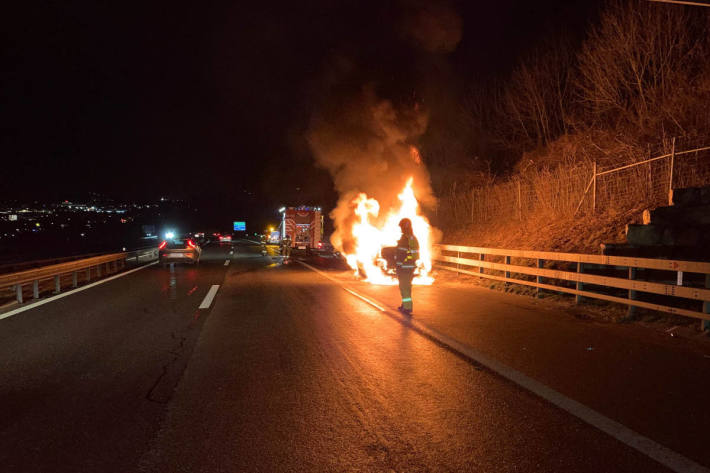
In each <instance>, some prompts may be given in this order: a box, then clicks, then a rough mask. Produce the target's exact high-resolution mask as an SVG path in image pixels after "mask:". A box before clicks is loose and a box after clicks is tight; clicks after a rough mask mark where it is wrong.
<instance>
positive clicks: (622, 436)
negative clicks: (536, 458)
mask: <svg viewBox="0 0 710 473" xmlns="http://www.w3.org/2000/svg"><path fill="white" fill-rule="evenodd" d="M299 263H301V264H302V265H303V266H305V267H307V268H309V269H311V270H312V271H315V272H316V273H318V274H320V275H321V276H323V277H325V278H327V279H329V280H331V281H333V282H335V283H337V284H338V285H340V286H341V287H342V288H343V289H344V290H346V291H347V292H349V293H350V294H352V295H354V296H357V297H358V298H360V299H362V300H363V301H365V302H366V303H368V304H370V305H372V306H373V307H375V308H376V309H379V310H380V311H382V312H384V313H385V314H387V315H388V316H390V317H391V318H393V319H394V320H396V321H398V322H400V323H401V324H403V325H405V326H408V327H411V328H413V329H414V330H415V331H416V332H418V333H419V334H421V335H423V336H425V337H426V338H429V339H431V340H433V341H436V342H438V343H441V344H442V345H444V346H445V347H447V348H448V349H449V350H451V351H454V352H456V353H458V354H460V355H463V356H464V357H466V358H468V359H470V360H472V361H474V362H476V363H479V364H481V365H483V366H485V367H486V368H488V369H489V370H491V371H493V372H495V373H498V374H499V375H500V376H502V377H504V378H505V379H507V380H509V381H512V382H513V383H515V384H517V385H518V386H520V387H522V388H524V389H526V390H528V391H530V392H532V393H533V394H535V395H537V396H539V397H541V398H543V399H545V400H546V401H548V402H549V403H551V404H553V405H555V406H557V407H558V408H560V409H562V410H564V411H566V412H568V413H570V414H572V415H573V416H574V417H576V418H578V419H580V420H582V421H584V422H586V423H587V424H589V425H591V426H593V427H595V428H597V429H598V430H600V431H602V432H604V433H606V434H607V435H609V436H611V437H613V438H615V439H616V440H618V441H619V442H621V443H623V444H625V445H627V446H629V447H631V448H633V449H634V450H637V451H639V452H641V453H643V454H644V455H646V456H647V457H649V458H651V459H653V460H656V461H657V462H658V463H660V464H662V465H664V466H666V467H668V468H670V469H671V470H673V471H675V472H677V473H710V469H709V468H707V467H705V466H703V465H701V464H699V463H696V462H695V461H693V460H691V459H689V458H686V457H684V456H683V455H681V454H680V453H677V452H675V451H673V450H671V449H669V448H667V447H664V446H663V445H661V444H660V443H658V442H655V441H653V440H651V439H650V438H648V437H645V436H643V435H641V434H639V433H638V432H636V431H634V430H631V429H629V428H628V427H626V426H625V425H623V424H620V423H619V422H616V421H615V420H612V419H610V418H609V417H606V416H605V415H603V414H601V413H599V412H597V411H595V410H594V409H592V408H590V407H587V406H586V405H584V404H582V403H580V402H577V401H575V400H574V399H571V398H569V397H567V396H565V395H564V394H562V393H560V392H557V391H555V390H554V389H552V388H550V387H549V386H546V385H545V384H542V383H540V382H539V381H536V380H534V379H532V378H530V377H528V376H526V375H525V374H523V373H521V372H520V371H517V370H515V369H513V368H511V367H509V366H507V365H505V364H503V363H501V362H499V361H497V360H494V359H493V358H489V357H487V356H486V355H483V354H482V353H479V352H478V351H476V350H474V349H473V348H471V347H469V346H468V345H464V344H463V343H461V342H458V341H456V340H454V339H453V338H451V337H449V336H447V335H444V334H443V333H440V332H439V331H437V330H435V329H432V328H430V327H428V326H426V325H424V324H422V323H421V322H418V321H416V320H414V319H410V318H405V317H403V316H401V315H399V314H395V313H394V312H392V311H390V310H385V309H383V308H382V307H381V306H380V305H378V304H376V303H375V302H373V301H371V300H370V299H368V298H366V297H364V296H361V295H360V294H358V293H357V292H355V291H353V290H351V289H348V288H347V287H345V286H344V285H343V283H342V281H339V280H338V279H335V278H333V277H331V276H329V275H327V274H326V273H324V272H323V271H320V270H318V269H316V268H314V267H313V266H311V265H309V264H307V263H304V262H302V261H299Z"/></svg>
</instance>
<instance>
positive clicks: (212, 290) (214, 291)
mask: <svg viewBox="0 0 710 473" xmlns="http://www.w3.org/2000/svg"><path fill="white" fill-rule="evenodd" d="M218 290H219V284H213V285H212V287H211V288H210V290H209V291H207V295H206V296H205V298H204V299H202V303H200V307H199V309H209V307H210V305H212V301H213V300H214V296H216V295H217V291H218Z"/></svg>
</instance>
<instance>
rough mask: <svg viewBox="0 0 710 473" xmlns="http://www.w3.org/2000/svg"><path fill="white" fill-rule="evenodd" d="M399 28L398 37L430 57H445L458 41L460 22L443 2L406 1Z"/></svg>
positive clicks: (461, 25)
mask: <svg viewBox="0 0 710 473" xmlns="http://www.w3.org/2000/svg"><path fill="white" fill-rule="evenodd" d="M406 4H408V7H409V8H408V9H407V12H406V13H405V14H404V17H403V18H402V22H401V25H400V28H401V32H402V34H403V35H404V36H405V37H407V38H408V39H410V40H412V41H413V42H414V43H415V44H416V45H417V46H419V47H421V48H422V49H424V50H426V51H429V52H432V53H449V52H451V51H453V50H454V49H456V46H457V45H458V44H459V41H461V34H462V29H463V22H462V20H461V17H460V16H459V14H458V13H457V12H456V10H454V8H453V7H452V6H451V5H449V3H448V2H447V1H432V0H425V1H419V0H415V1H409V2H406Z"/></svg>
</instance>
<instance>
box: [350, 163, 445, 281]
mask: <svg viewBox="0 0 710 473" xmlns="http://www.w3.org/2000/svg"><path fill="white" fill-rule="evenodd" d="M413 180H414V179H413V178H411V177H410V178H409V180H408V181H407V184H406V185H405V186H404V189H403V190H402V193H401V194H399V195H398V198H399V201H400V206H399V209H391V210H390V211H389V213H388V214H387V217H386V219H385V220H384V222H385V223H384V225H383V226H381V227H380V228H378V227H377V226H376V222H377V221H378V220H379V214H380V204H379V202H377V200H375V199H372V198H368V197H367V195H366V194H364V193H361V194H360V195H358V196H357V198H355V200H354V201H353V204H355V215H357V217H358V221H357V222H356V223H355V224H354V225H353V227H352V236H353V239H354V242H355V251H354V253H351V254H346V255H345V257H346V259H347V262H348V265H350V267H351V268H353V269H354V270H355V273H356V274H358V273H361V272H362V273H364V274H365V275H366V276H367V279H366V281H368V282H371V283H373V284H397V278H396V276H394V275H393V274H392V271H391V270H393V269H394V268H388V267H387V261H386V260H385V259H384V258H382V255H381V250H382V248H384V247H388V246H389V247H391V246H397V241H398V240H399V238H400V237H401V235H402V233H401V231H400V228H399V221H400V220H401V219H403V218H408V219H410V220H411V221H412V230H413V231H414V236H416V237H417V240H419V260H418V261H417V269H416V271H415V277H414V281H413V282H414V284H418V285H429V284H431V283H433V282H434V279H433V278H432V277H431V276H430V275H429V273H430V272H431V245H432V237H431V226H430V225H429V220H427V218H426V217H424V216H423V215H420V214H419V213H418V211H419V202H417V198H416V197H415V196H414V190H413V189H412V182H413ZM379 221H381V220H379Z"/></svg>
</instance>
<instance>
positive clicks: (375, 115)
mask: <svg viewBox="0 0 710 473" xmlns="http://www.w3.org/2000/svg"><path fill="white" fill-rule="evenodd" d="M426 125H427V115H426V113H423V112H422V111H420V110H419V107H418V106H417V105H416V104H409V105H406V106H402V107H399V108H398V107H395V105H394V104H393V103H392V102H390V101H387V100H381V99H379V98H378V97H377V96H376V94H375V92H374V90H373V88H372V87H364V88H363V89H361V90H360V91H359V93H356V94H348V95H347V98H340V99H336V100H330V101H329V104H328V105H327V106H325V107H322V108H321V109H320V110H319V112H318V113H317V114H315V115H314V116H313V118H312V120H311V124H310V128H309V131H308V136H307V137H308V142H309V144H310V146H311V149H312V151H313V154H314V155H315V158H316V162H317V163H318V164H319V165H320V166H322V167H323V168H325V169H327V170H328V172H330V174H331V176H332V178H333V181H334V183H335V188H336V191H337V192H338V194H339V196H340V199H339V201H338V204H337V206H336V208H335V209H334V210H333V211H332V212H331V214H330V217H331V218H332V219H333V221H334V223H335V233H334V234H333V236H332V237H331V241H332V243H333V245H334V246H335V247H336V248H337V249H339V250H340V251H343V252H345V253H350V252H352V244H353V242H352V237H351V236H350V232H349V229H350V228H351V227H352V223H353V221H354V219H355V214H354V212H353V208H354V207H353V199H354V198H355V197H356V196H357V195H358V194H359V193H361V192H364V193H366V194H367V195H368V196H369V197H374V198H375V199H377V200H378V201H379V203H380V208H381V213H380V218H382V219H384V218H386V216H387V215H386V213H387V210H388V209H390V208H392V207H393V206H395V205H398V204H399V201H398V199H397V194H398V193H399V192H401V190H402V189H403V187H404V185H405V183H406V181H407V179H408V178H409V177H414V191H415V193H416V196H417V198H418V200H419V202H420V204H421V205H423V206H424V207H427V206H433V205H434V204H435V198H434V195H433V193H432V189H431V185H430V180H429V174H428V172H427V170H426V168H425V167H424V165H423V163H422V161H421V158H420V156H419V152H418V151H417V149H416V147H415V146H414V144H415V141H416V139H417V137H419V136H420V135H421V134H422V133H424V131H425V130H426Z"/></svg>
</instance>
